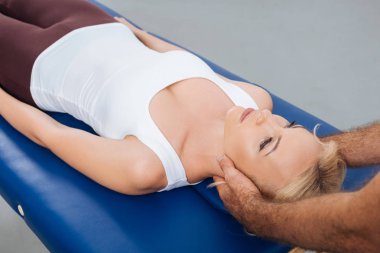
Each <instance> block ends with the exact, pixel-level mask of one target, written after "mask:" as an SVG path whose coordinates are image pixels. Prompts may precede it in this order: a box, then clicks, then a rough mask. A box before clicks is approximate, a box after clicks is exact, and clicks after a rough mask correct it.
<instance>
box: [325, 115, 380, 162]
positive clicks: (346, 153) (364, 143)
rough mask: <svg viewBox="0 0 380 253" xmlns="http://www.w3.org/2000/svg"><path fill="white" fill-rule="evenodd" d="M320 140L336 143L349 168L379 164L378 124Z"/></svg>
mask: <svg viewBox="0 0 380 253" xmlns="http://www.w3.org/2000/svg"><path fill="white" fill-rule="evenodd" d="M322 140H323V141H329V140H333V141H336V142H337V143H338V146H339V150H340V152H341V154H342V156H343V158H344V159H345V160H346V162H347V165H349V166H354V167H356V166H367V165H373V164H379V163H380V123H379V122H377V123H373V124H371V125H368V126H365V127H361V128H357V129H354V130H352V131H349V132H343V133H340V134H336V135H332V136H327V137H324V138H322Z"/></svg>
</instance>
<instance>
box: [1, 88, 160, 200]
mask: <svg viewBox="0 0 380 253" xmlns="http://www.w3.org/2000/svg"><path fill="white" fill-rule="evenodd" d="M0 113H1V116H2V117H4V119H5V120H6V121H7V122H8V123H9V124H11V125H12V126H13V127H14V128H16V129H17V130H18V131H19V132H21V133H22V134H24V135H25V136H26V137H28V138H29V139H31V140H32V141H34V142H35V143H37V144H38V145H41V146H43V147H45V148H48V149H49V150H51V151H52V152H53V153H54V154H55V155H57V156H58V157H59V158H61V159H62V160H64V161H65V162H66V163H68V164H69V165H70V166H71V167H73V168H74V169H76V170H78V171H79V172H80V173H82V174H84V175H86V176H87V177H89V178H91V179H92V180H94V181H96V182H97V183H99V184H101V185H103V186H105V187H107V188H109V189H112V190H114V191H117V192H120V193H124V194H133V195H137V194H146V193H150V192H155V191H157V190H159V189H162V188H164V187H165V186H166V177H165V171H164V169H163V167H162V164H161V163H160V161H159V160H158V159H155V157H153V158H152V156H151V155H150V154H151V151H150V150H149V149H148V148H147V147H146V146H145V145H143V144H142V143H141V142H140V141H139V140H138V139H137V138H133V137H130V138H127V139H125V140H111V139H107V138H103V137H100V136H97V135H94V134H91V133H88V132H86V131H83V130H80V129H75V128H71V127H68V126H65V125H63V124H61V123H59V122H58V121H56V120H54V119H53V118H51V117H49V115H47V114H45V113H44V112H42V111H40V110H38V109H37V108H34V107H32V106H30V105H28V104H25V103H23V102H21V101H19V100H17V99H15V98H14V97H12V96H10V95H9V94H7V93H6V92H5V91H4V90H2V89H1V88H0Z"/></svg>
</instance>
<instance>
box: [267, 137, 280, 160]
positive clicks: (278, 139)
mask: <svg viewBox="0 0 380 253" xmlns="http://www.w3.org/2000/svg"><path fill="white" fill-rule="evenodd" d="M281 137H282V136H280V137H278V138H277V141H276V144H275V145H274V146H273V148H272V149H271V150H270V151H269V152H268V153H266V154H265V155H264V156H267V155H269V154H270V153H272V152H273V151H275V150H276V149H277V147H278V145H279V144H280V141H281Z"/></svg>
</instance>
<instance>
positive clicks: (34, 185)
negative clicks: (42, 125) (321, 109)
mask: <svg viewBox="0 0 380 253" xmlns="http://www.w3.org/2000/svg"><path fill="white" fill-rule="evenodd" d="M93 3H94V4H96V5H98V6H99V7H100V8H102V9H104V10H105V11H107V12H108V13H110V14H111V15H112V16H120V15H119V14H117V13H115V12H114V11H112V10H110V9H108V8H107V7H105V6H103V5H101V4H99V3H97V2H93ZM203 59H204V58H203ZM204 60H205V61H206V62H207V63H208V64H209V65H210V66H211V67H212V68H213V69H214V70H215V71H216V72H217V73H220V74H222V75H224V76H226V77H228V78H231V79H235V80H242V79H241V78H239V77H238V76H236V75H234V74H232V73H230V72H228V71H226V70H224V69H223V68H221V67H219V66H217V65H215V64H214V63H212V62H210V61H208V60H206V59H204ZM273 99H274V112H275V113H277V114H280V115H283V116H285V117H286V118H289V119H297V121H298V122H300V123H301V124H303V125H305V126H306V127H307V128H309V129H312V128H313V127H314V125H315V124H317V123H320V122H322V121H321V120H319V119H317V118H316V117H314V116H312V115H310V114H308V113H307V112H304V111H302V110H300V109H299V108H297V107H295V106H293V105H291V104H289V103H287V102H286V101H284V100H282V99H280V98H278V97H276V96H273ZM49 115H51V116H52V117H54V118H55V119H56V120H58V121H60V122H62V123H64V124H67V125H69V126H72V127H77V128H81V129H84V130H86V131H89V132H92V133H94V132H93V130H92V129H91V128H90V127H89V126H87V125H85V124H84V123H83V122H80V121H78V120H76V119H74V118H73V117H71V116H69V115H67V114H62V113H49ZM336 131H337V129H335V128H333V127H332V126H330V125H328V124H327V123H325V122H323V125H322V127H321V128H320V131H319V133H320V134H321V135H323V134H329V133H333V132H336ZM78 159H80V157H78ZM377 171H378V168H374V167H373V168H365V169H361V170H353V171H351V170H350V171H349V172H348V174H347V178H346V180H345V183H344V188H345V189H347V190H351V189H355V188H358V187H360V186H361V185H362V184H364V183H365V182H366V181H368V180H369V179H370V178H371V177H372V176H373V175H374V174H375V173H376V172H377ZM210 182H211V180H206V181H204V182H203V183H201V184H198V185H196V186H191V187H183V188H179V189H175V190H172V191H169V192H162V193H154V194H149V195H144V196H127V195H122V194H119V193H116V192H114V191H111V190H109V189H107V188H104V187H102V186H101V185H99V184H97V183H95V182H93V181H92V180H90V179H88V178H87V177H85V176H83V175H82V174H80V173H79V172H77V171H76V170H74V169H72V168H70V167H69V166H68V165H67V164H66V163H64V162H63V161H62V160H60V159H59V158H57V157H56V156H55V155H54V154H53V153H51V152H50V151H49V150H47V149H44V148H42V147H40V146H38V145H36V144H34V143H33V142H31V141H30V140H28V139H27V138H26V137H24V136H23V135H21V134H20V133H18V132H17V131H16V130H15V129H13V128H12V127H11V126H10V125H9V124H8V123H7V122H5V121H4V119H3V118H0V194H1V196H2V197H3V198H4V199H5V200H6V201H7V203H8V204H9V205H10V206H11V207H12V209H13V210H14V211H15V212H17V213H18V214H19V215H20V217H22V218H23V219H24V221H25V222H26V224H27V225H28V226H29V228H30V229H31V230H32V231H33V232H34V233H35V234H36V235H37V236H38V238H39V239H40V240H41V241H42V243H43V244H44V245H45V246H46V248H47V249H48V250H50V251H51V252H64V253H67V252H104V253H111V252H132V253H150V252H155V253H160V252H165V253H174V252H182V253H186V252H189V253H190V252H191V253H193V252H207V253H210V252H218V253H227V252H228V253H230V252H234V253H238V252H250V253H252V252H261V253H272V252H273V253H274V252H287V250H288V249H289V246H287V245H280V244H276V243H273V242H270V241H267V240H264V239H260V238H258V237H253V236H249V235H247V234H246V233H245V232H244V230H243V228H242V226H241V225H239V224H238V223H237V222H236V221H235V220H234V219H233V218H232V216H231V215H230V214H229V213H228V212H227V211H226V210H225V209H224V208H223V204H222V202H221V201H220V199H219V197H218V194H217V192H216V190H215V189H207V188H206V186H207V185H208V184H209V183H210Z"/></svg>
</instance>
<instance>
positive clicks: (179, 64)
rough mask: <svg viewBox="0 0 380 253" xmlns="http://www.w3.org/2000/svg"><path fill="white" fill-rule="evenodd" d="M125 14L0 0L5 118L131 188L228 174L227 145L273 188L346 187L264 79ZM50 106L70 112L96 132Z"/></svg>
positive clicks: (68, 2) (0, 99)
mask: <svg viewBox="0 0 380 253" xmlns="http://www.w3.org/2000/svg"><path fill="white" fill-rule="evenodd" d="M118 21H120V22H117V21H116V20H115V19H114V18H112V17H110V16H108V15H107V14H106V13H104V12H103V11H101V10H100V9H98V8H97V7H95V6H93V5H92V4H90V3H88V2H86V1H78V0H62V1H52V2H49V1H43V0H33V1H25V0H0V30H1V31H2V32H1V33H0V54H1V55H0V83H1V86H2V87H3V89H0V113H1V115H2V117H4V118H5V120H7V121H8V122H9V123H10V124H11V125H12V126H14V127H15V128H16V129H17V130H18V131H20V132H21V133H22V134H24V135H25V136H27V137H28V138H29V139H31V140H32V141H34V142H35V143H37V144H39V145H41V146H43V147H45V148H48V149H50V150H51V151H52V152H53V153H55V154H56V155H57V156H58V157H60V158H61V159H62V160H64V161H65V162H67V163H68V164H69V165H71V166H72V167H73V168H75V169H76V170H78V171H79V172H81V173H82V174H84V175H86V176H87V177H89V178H91V179H92V180H94V181H96V182H97V183H99V184H101V185H103V186H105V187H107V188H109V189H112V190H114V191H117V192H121V193H124V194H133V195H139V194H147V193H151V192H156V191H163V190H171V189H173V188H176V187H181V186H185V185H189V184H195V183H198V182H200V181H201V180H203V179H205V178H207V177H211V176H220V177H223V172H222V170H221V169H220V167H219V165H218V162H217V159H216V158H217V157H219V156H221V155H223V154H226V155H228V156H229V157H230V158H231V159H232V160H233V161H234V163H235V165H236V166H237V167H238V168H239V169H240V170H241V171H242V172H243V173H244V174H246V175H247V176H248V177H249V178H250V179H251V180H252V181H254V182H255V184H256V185H257V186H258V187H259V188H260V191H261V192H262V193H263V194H264V195H266V196H268V197H270V198H273V197H275V196H276V194H277V195H278V194H280V193H281V192H287V193H286V194H288V195H289V194H290V195H297V198H298V197H304V196H308V195H315V194H319V193H321V192H329V191H337V190H338V189H339V187H340V184H341V182H342V179H343V175H344V165H343V164H342V163H341V160H340V158H339V156H338V155H337V152H336V148H335V147H334V144H333V143H330V144H321V143H320V142H319V141H318V140H317V138H316V137H315V136H314V135H313V134H312V133H310V132H309V131H307V130H306V129H305V128H303V127H302V126H300V125H298V124H296V123H295V122H291V123H290V122H288V121H287V120H286V119H284V118H283V117H281V116H279V115H274V114H272V113H271V111H272V100H271V97H270V95H269V94H268V93H267V92H266V91H265V90H264V89H262V88H260V87H257V86H254V85H251V84H248V83H244V82H237V81H233V80H229V79H226V78H224V77H222V76H219V75H217V74H216V73H214V72H213V71H212V70H211V68H209V67H208V66H207V64H206V63H204V62H203V61H202V60H201V59H200V58H198V57H197V56H195V55H193V54H191V53H189V52H186V51H185V50H182V49H181V48H178V47H175V46H173V45H171V44H168V43H166V42H164V41H162V40H159V39H158V38H156V37H154V36H151V35H149V34H148V33H146V32H144V31H142V30H140V29H137V28H136V27H134V26H132V25H130V24H129V23H128V22H127V21H126V20H124V19H118ZM121 22H122V23H121ZM42 110H45V111H55V112H64V113H69V114H71V115H72V116H74V117H75V118H77V119H79V120H82V121H84V122H85V123H87V124H88V125H90V126H91V127H92V128H93V129H94V130H95V132H96V133H97V134H98V135H94V134H91V133H88V132H86V131H82V130H78V129H74V128H71V127H68V126H65V125H62V124H61V123H59V122H57V121H55V120H54V119H53V118H51V117H49V116H48V115H47V114H45V113H44V112H43V111H42ZM284 189H287V190H286V191H284Z"/></svg>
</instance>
